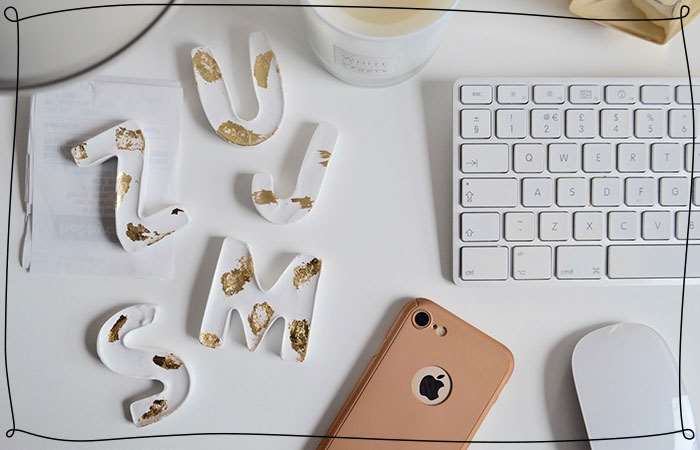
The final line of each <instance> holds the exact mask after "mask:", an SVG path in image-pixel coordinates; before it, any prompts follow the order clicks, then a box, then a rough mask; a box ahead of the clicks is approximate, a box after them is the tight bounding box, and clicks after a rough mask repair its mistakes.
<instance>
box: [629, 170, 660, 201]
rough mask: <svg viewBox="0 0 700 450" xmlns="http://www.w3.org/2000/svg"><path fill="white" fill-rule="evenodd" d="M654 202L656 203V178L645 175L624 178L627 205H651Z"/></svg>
mask: <svg viewBox="0 0 700 450" xmlns="http://www.w3.org/2000/svg"><path fill="white" fill-rule="evenodd" d="M654 203H656V180H654V179H653V178H646V177H645V178H627V180H625V204H626V205H627V206H653V205H654Z"/></svg>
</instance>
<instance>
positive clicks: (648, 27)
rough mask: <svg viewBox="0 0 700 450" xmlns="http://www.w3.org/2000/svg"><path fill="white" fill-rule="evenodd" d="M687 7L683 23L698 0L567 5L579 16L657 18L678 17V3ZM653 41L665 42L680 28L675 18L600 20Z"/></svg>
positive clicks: (599, 0) (591, 0)
mask: <svg viewBox="0 0 700 450" xmlns="http://www.w3.org/2000/svg"><path fill="white" fill-rule="evenodd" d="M683 5H685V6H688V7H689V8H690V13H689V15H688V17H686V18H685V19H683V24H684V25H688V23H690V21H691V20H692V19H693V18H694V17H695V16H696V15H697V13H698V10H700V0H572V1H571V4H570V5H569V9H570V10H571V12H572V13H574V14H576V15H577V16H581V17H593V18H597V19H605V18H611V19H613V18H625V19H659V18H664V17H679V16H680V15H681V7H682V6H683ZM600 23H602V24H603V25H607V26H610V27H614V28H617V29H620V30H622V31H625V32H627V33H631V34H633V35H635V36H638V37H640V38H643V39H647V40H649V41H652V42H656V43H657V44H665V43H667V42H668V41H669V40H670V39H671V38H672V37H673V36H675V35H676V34H677V33H678V32H679V31H680V30H681V24H680V21H679V20H649V21H639V22H619V21H612V22H600Z"/></svg>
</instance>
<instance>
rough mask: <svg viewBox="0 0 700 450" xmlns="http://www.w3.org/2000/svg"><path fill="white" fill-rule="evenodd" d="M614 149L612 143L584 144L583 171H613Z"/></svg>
mask: <svg viewBox="0 0 700 450" xmlns="http://www.w3.org/2000/svg"><path fill="white" fill-rule="evenodd" d="M612 168H613V151H612V145H611V144H604V143H596V144H583V171H584V172H594V173H605V172H610V171H612Z"/></svg>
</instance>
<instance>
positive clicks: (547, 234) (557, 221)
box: [540, 212, 571, 241]
mask: <svg viewBox="0 0 700 450" xmlns="http://www.w3.org/2000/svg"><path fill="white" fill-rule="evenodd" d="M570 237H571V215H570V214H569V213H567V212H543V213H540V239H541V240H543V241H566V240H568V239H569V238H570Z"/></svg>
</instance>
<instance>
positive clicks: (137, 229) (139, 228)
mask: <svg viewBox="0 0 700 450" xmlns="http://www.w3.org/2000/svg"><path fill="white" fill-rule="evenodd" d="M149 234H151V230H149V229H148V228H146V227H145V226H143V224H138V225H134V224H133V223H131V222H129V223H128V224H126V236H127V237H128V238H129V239H131V240H132V241H134V242H137V241H145V240H146V239H148V238H149Z"/></svg>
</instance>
